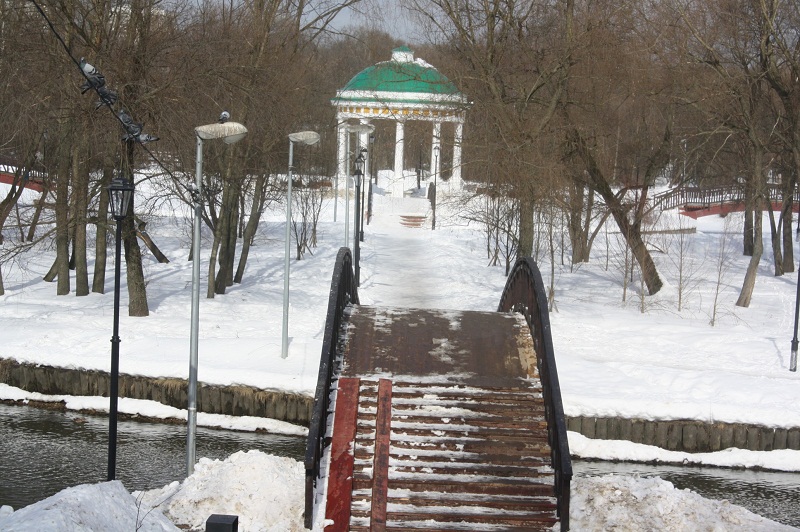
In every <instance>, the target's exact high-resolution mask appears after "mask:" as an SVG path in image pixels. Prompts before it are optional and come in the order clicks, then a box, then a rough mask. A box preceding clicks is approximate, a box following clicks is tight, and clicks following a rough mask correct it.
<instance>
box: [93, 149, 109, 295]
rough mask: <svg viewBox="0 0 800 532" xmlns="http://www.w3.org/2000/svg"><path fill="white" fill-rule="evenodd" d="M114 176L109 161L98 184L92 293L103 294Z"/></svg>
mask: <svg viewBox="0 0 800 532" xmlns="http://www.w3.org/2000/svg"><path fill="white" fill-rule="evenodd" d="M113 176H114V167H113V165H112V164H111V163H110V161H106V164H105V165H104V166H103V180H102V182H101V183H100V197H99V199H98V200H97V229H96V232H95V246H94V275H93V276H92V292H94V293H97V294H104V293H105V290H106V288H105V285H106V260H107V258H108V253H107V251H108V250H107V246H108V185H109V184H110V183H111V179H112V178H113Z"/></svg>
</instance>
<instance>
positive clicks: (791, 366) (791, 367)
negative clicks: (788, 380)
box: [789, 218, 800, 371]
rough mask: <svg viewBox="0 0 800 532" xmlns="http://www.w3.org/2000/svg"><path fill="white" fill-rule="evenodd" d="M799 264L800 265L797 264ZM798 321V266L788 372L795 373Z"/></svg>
mask: <svg viewBox="0 0 800 532" xmlns="http://www.w3.org/2000/svg"><path fill="white" fill-rule="evenodd" d="M797 230H798V232H800V218H798V220H797ZM799 264H800V263H799ZM798 319H800V266H798V269H797V292H795V295H794V336H792V354H791V358H790V360H789V371H797V344H798V340H797V321H798Z"/></svg>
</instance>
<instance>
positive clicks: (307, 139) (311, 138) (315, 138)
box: [289, 131, 319, 146]
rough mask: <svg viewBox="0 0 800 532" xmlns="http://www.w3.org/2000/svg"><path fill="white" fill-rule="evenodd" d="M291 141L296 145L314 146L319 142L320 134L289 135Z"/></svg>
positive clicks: (306, 132) (305, 132) (310, 132)
mask: <svg viewBox="0 0 800 532" xmlns="http://www.w3.org/2000/svg"><path fill="white" fill-rule="evenodd" d="M289 140H290V141H292V142H295V143H298V142H299V143H300V144H308V145H309V146H312V145H314V144H316V143H317V142H319V133H317V132H316V131H299V132H297V133H289Z"/></svg>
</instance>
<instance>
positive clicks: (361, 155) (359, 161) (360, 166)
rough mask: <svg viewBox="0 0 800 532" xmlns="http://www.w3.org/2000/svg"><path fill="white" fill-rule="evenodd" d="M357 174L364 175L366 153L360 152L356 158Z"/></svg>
mask: <svg viewBox="0 0 800 532" xmlns="http://www.w3.org/2000/svg"><path fill="white" fill-rule="evenodd" d="M354 164H355V167H356V175H362V173H363V172H364V153H363V152H362V153H359V154H358V157H356V160H355V163H354Z"/></svg>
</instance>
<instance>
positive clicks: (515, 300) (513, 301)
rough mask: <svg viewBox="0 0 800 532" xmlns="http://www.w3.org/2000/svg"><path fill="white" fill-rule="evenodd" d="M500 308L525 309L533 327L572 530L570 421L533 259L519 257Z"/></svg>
mask: <svg viewBox="0 0 800 532" xmlns="http://www.w3.org/2000/svg"><path fill="white" fill-rule="evenodd" d="M497 310H498V311H500V312H520V313H522V314H523V315H524V316H525V319H526V321H527V322H528V327H529V328H530V331H531V337H532V338H533V345H534V349H535V350H536V360H537V363H538V366H539V378H540V379H541V381H542V389H543V395H544V402H545V417H546V418H547V428H548V431H547V432H548V439H549V443H550V449H551V453H552V455H551V458H552V461H553V464H552V467H553V469H554V470H555V495H556V499H557V501H558V516H559V518H560V519H561V530H569V495H570V482H571V481H572V462H571V460H570V456H569V443H568V442H567V424H566V419H565V418H564V407H563V405H562V403H561V387H560V386H559V384H558V371H557V370H556V361H555V356H554V353H553V339H552V337H551V335H550V317H549V315H548V311H547V297H546V295H545V290H544V283H542V275H541V273H539V268H538V267H537V266H536V263H535V262H534V261H533V259H531V258H521V259H518V260H517V263H516V264H515V265H514V269H513V270H512V271H511V273H510V274H509V276H508V281H506V287H505V289H504V290H503V295H502V296H501V297H500V305H499V306H498V308H497Z"/></svg>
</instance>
